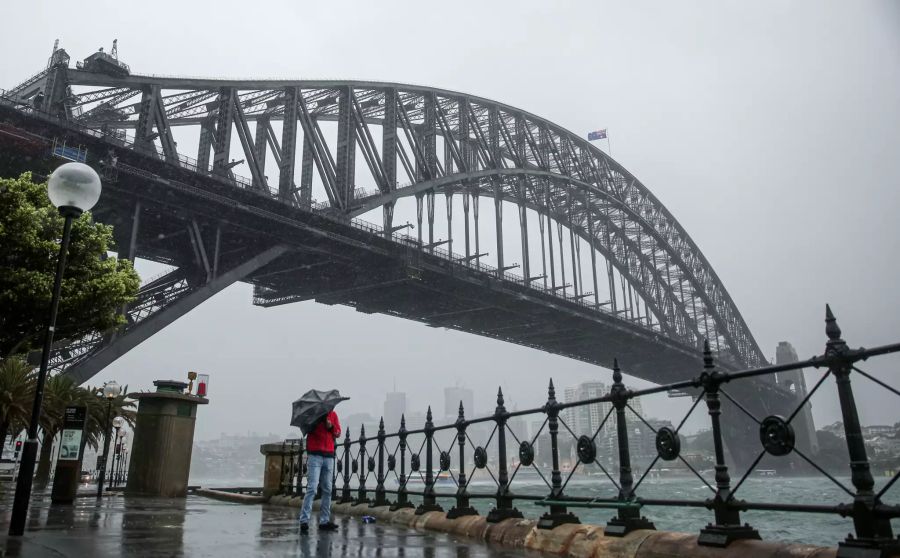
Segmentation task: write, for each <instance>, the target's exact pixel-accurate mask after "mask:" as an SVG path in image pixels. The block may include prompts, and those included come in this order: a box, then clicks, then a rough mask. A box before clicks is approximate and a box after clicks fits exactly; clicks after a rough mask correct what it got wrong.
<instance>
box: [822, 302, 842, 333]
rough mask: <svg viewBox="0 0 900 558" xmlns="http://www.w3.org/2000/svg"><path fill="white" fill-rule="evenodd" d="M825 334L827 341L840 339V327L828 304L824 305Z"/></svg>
mask: <svg viewBox="0 0 900 558" xmlns="http://www.w3.org/2000/svg"><path fill="white" fill-rule="evenodd" d="M825 335H827V336H828V340H829V341H840V340H841V327H840V326H839V325H838V323H837V319H836V318H835V317H834V313H833V312H832V311H831V305H830V304H826V305H825Z"/></svg>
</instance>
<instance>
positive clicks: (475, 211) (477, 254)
mask: <svg viewBox="0 0 900 558" xmlns="http://www.w3.org/2000/svg"><path fill="white" fill-rule="evenodd" d="M472 217H473V218H474V219H475V264H476V265H481V246H480V242H479V236H480V235H479V234H478V193H474V194H472Z"/></svg>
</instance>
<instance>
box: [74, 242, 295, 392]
mask: <svg viewBox="0 0 900 558" xmlns="http://www.w3.org/2000/svg"><path fill="white" fill-rule="evenodd" d="M289 250H290V248H289V247H287V246H283V245H278V246H274V247H272V248H269V249H267V250H265V251H263V252H261V253H259V254H257V255H256V256H253V257H251V258H249V259H247V260H246V261H244V262H243V263H241V264H239V265H237V266H235V267H234V268H232V269H231V270H229V271H227V272H225V273H222V274H221V275H218V276H217V277H215V278H213V279H212V280H210V281H208V282H207V283H206V284H204V285H203V286H200V287H197V288H195V289H193V290H190V291H188V292H187V294H185V295H183V296H182V297H181V298H179V299H177V300H175V301H174V302H171V303H168V304H166V305H165V306H162V307H161V308H160V309H159V310H158V311H156V312H155V313H153V314H151V315H150V316H148V317H147V318H145V319H143V320H142V321H140V322H138V323H136V324H134V325H132V326H130V327H127V328H126V329H125V331H124V332H123V333H121V334H119V335H118V336H117V337H116V339H114V340H112V341H111V342H109V343H108V344H101V345H100V346H99V347H98V348H97V349H95V350H94V351H95V352H94V354H92V356H90V357H88V358H87V359H85V360H82V361H80V362H78V363H77V364H75V365H73V366H71V367H69V368H67V369H66V371H65V374H66V375H68V376H71V377H72V378H73V379H74V380H75V382H76V383H77V384H83V383H85V382H87V381H88V380H90V379H91V378H92V377H93V376H94V375H95V374H97V373H98V372H100V371H101V370H103V369H104V368H105V367H106V366H107V365H109V364H111V363H112V362H114V361H115V360H116V359H118V358H119V357H120V356H122V355H124V354H125V353H126V352H128V351H129V350H131V349H133V348H134V347H136V346H138V345H139V344H141V343H142V342H144V341H145V340H146V339H148V338H150V337H151V336H152V335H153V334H155V333H156V332H158V331H160V330H162V329H163V328H164V327H166V326H167V325H169V324H171V323H172V322H174V321H175V320H177V319H178V318H180V317H181V316H183V315H185V314H187V313H188V312H189V311H191V310H193V309H194V308H196V307H197V306H198V305H200V304H201V303H202V302H204V301H205V300H207V299H209V298H210V297H212V296H213V295H215V294H216V293H218V292H220V291H221V290H223V289H224V288H225V287H228V286H229V285H232V284H233V283H235V282H237V281H241V280H242V279H244V278H246V277H247V276H248V275H250V274H251V273H253V272H254V271H256V270H257V269H259V268H261V267H263V266H265V265H267V264H268V263H270V262H272V261H274V260H275V259H276V258H278V257H279V256H281V255H282V254H285V253H286V252H288V251H289ZM101 343H102V342H101Z"/></svg>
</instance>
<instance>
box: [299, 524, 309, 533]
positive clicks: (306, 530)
mask: <svg viewBox="0 0 900 558" xmlns="http://www.w3.org/2000/svg"><path fill="white" fill-rule="evenodd" d="M307 533H309V523H301V524H300V534H301V535H306V534H307Z"/></svg>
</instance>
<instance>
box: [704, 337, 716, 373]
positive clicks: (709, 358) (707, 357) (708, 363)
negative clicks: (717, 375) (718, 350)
mask: <svg viewBox="0 0 900 558" xmlns="http://www.w3.org/2000/svg"><path fill="white" fill-rule="evenodd" d="M714 367H715V364H714V361H713V355H712V350H711V349H710V348H709V339H704V340H703V368H706V369H707V370H709V369H711V368H714Z"/></svg>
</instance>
